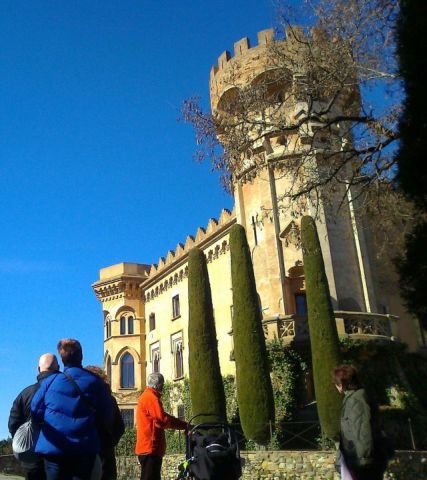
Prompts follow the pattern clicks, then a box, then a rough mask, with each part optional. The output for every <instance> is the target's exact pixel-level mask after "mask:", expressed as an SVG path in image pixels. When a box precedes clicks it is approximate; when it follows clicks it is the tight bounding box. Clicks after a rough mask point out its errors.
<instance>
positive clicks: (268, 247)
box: [210, 27, 378, 323]
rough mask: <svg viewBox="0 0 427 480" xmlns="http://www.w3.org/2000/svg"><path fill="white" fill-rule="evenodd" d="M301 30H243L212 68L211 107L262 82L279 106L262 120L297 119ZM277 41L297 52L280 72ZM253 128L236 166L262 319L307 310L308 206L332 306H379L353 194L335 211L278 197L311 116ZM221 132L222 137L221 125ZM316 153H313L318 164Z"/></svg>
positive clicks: (220, 111) (222, 107)
mask: <svg viewBox="0 0 427 480" xmlns="http://www.w3.org/2000/svg"><path fill="white" fill-rule="evenodd" d="M312 35H313V37H312V38H314V39H315V37H316V35H320V33H319V32H316V31H314V32H313V33H312ZM300 36H302V37H303V36H304V33H303V32H302V30H301V29H298V28H295V27H293V28H292V34H290V32H288V35H287V38H286V40H282V41H280V42H279V41H277V42H276V41H275V39H274V32H273V30H264V31H262V32H259V33H258V45H257V46H254V47H252V48H251V46H250V44H249V40H248V38H242V39H241V40H239V41H238V42H236V43H235V44H234V56H231V55H230V53H229V52H228V51H225V52H224V53H222V54H221V55H220V57H219V58H218V65H216V66H214V67H212V70H211V75H210V96H211V106H212V112H213V114H214V115H233V110H232V109H233V102H234V105H237V103H236V102H235V99H236V98H238V96H239V89H242V90H243V89H247V88H248V87H249V86H256V85H259V84H261V83H262V82H264V84H265V85H266V87H265V88H266V90H268V92H267V94H268V95H270V96H271V97H274V98H276V99H277V108H276V109H274V111H273V109H266V110H265V111H264V112H262V114H263V116H264V117H263V118H264V120H266V122H265V125H268V118H269V115H280V116H281V117H282V118H283V119H284V120H285V122H286V119H289V123H291V122H293V123H295V120H296V119H298V117H299V116H300V115H301V114H302V113H304V112H305V111H307V109H308V107H307V104H306V103H305V100H304V96H301V98H299V96H298V91H299V90H298V89H299V88H300V85H301V83H303V79H304V72H302V71H301V70H298V69H297V66H298V64H299V62H298V54H299V49H300V48H301V47H300V45H301V42H299V40H298V39H299V38H300ZM272 47H276V48H283V49H286V51H287V53H288V57H290V58H291V60H292V59H293V60H292V61H291V62H290V65H289V75H287V76H286V77H284V76H283V75H275V68H276V66H275V64H274V60H273V57H272V55H271V54H270V51H271V50H270V49H271V48H272ZM292 69H295V70H293V71H292ZM292 92H294V93H292ZM290 93H291V94H292V96H293V99H294V101H293V102H291V103H286V102H284V101H283V100H282V99H283V98H284V97H285V96H287V97H288V98H289V97H290V96H291V95H290ZM230 105H231V108H230ZM236 108H238V107H236ZM336 108H339V102H338V107H336ZM274 123H275V125H277V123H278V122H274ZM254 128H255V127H254ZM256 128H257V131H256V132H255V131H254V132H252V131H251V130H250V127H249V133H247V135H248V137H250V138H252V137H253V138H254V141H253V142H252V144H250V145H249V146H248V150H250V154H248V153H247V152H246V151H245V150H242V157H244V160H243V162H242V164H241V165H240V167H239V169H238V170H235V171H234V172H233V189H234V198H235V205H236V216H237V221H238V222H239V223H241V224H242V225H243V226H244V227H245V228H246V231H247V236H248V241H249V245H250V248H251V250H252V257H253V263H254V269H255V276H256V279H257V288H258V291H259V294H260V297H261V304H262V309H263V315H264V321H265V322H267V323H268V321H269V320H270V321H271V322H274V321H276V320H279V319H280V318H286V317H287V316H289V315H304V314H305V297H304V294H305V285H304V273H303V265H302V254H301V250H300V246H299V240H300V238H299V217H300V216H301V215H303V214H311V215H313V216H314V209H315V208H316V209H317V210H316V211H317V213H318V215H317V226H318V230H319V236H320V240H321V245H322V252H323V256H324V260H325V267H326V272H327V276H328V280H329V286H330V292H331V296H332V302H333V306H334V309H335V310H336V311H351V312H377V311H378V306H377V300H376V296H375V291H374V285H373V280H372V275H371V267H370V262H369V254H368V249H367V245H366V241H365V238H364V232H363V229H362V226H361V225H360V224H359V223H358V220H357V219H356V218H355V215H354V212H353V210H352V203H351V202H348V203H347V204H346V205H344V207H342V208H341V209H340V210H339V211H338V209H335V208H331V207H327V206H326V205H323V204H322V203H320V204H317V205H313V204H312V203H311V202H310V199H309V198H307V199H306V201H305V202H304V201H303V202H301V205H299V207H298V209H297V214H295V210H296V209H295V208H289V207H292V205H290V204H289V200H287V199H286V198H285V199H281V196H282V194H283V192H285V191H286V190H287V189H288V188H289V183H290V182H291V181H292V178H291V177H290V175H287V174H286V162H291V161H292V158H293V157H294V156H296V155H299V154H301V151H302V150H303V149H304V148H305V145H306V144H307V142H306V141H305V139H306V138H309V137H310V135H311V134H312V131H314V129H315V125H314V124H313V123H309V124H308V125H307V124H305V125H304V127H301V128H299V129H298V130H296V131H286V132H284V131H280V129H276V130H274V129H273V128H272V127H268V126H265V131H261V128H262V127H256ZM251 135H252V137H251ZM219 139H220V141H223V138H221V132H219ZM316 161H317V160H316V158H315V157H313V165H316ZM256 166H257V168H256ZM349 194H350V195H351V192H349ZM349 200H351V199H350V198H349ZM286 202H288V203H286ZM337 212H338V213H337ZM278 280H279V281H278Z"/></svg>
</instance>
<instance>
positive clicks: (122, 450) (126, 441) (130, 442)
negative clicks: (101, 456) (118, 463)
mask: <svg viewBox="0 0 427 480" xmlns="http://www.w3.org/2000/svg"><path fill="white" fill-rule="evenodd" d="M135 445H136V428H130V427H126V429H125V433H124V434H123V436H122V438H121V439H120V441H119V443H118V445H117V447H116V455H117V456H118V457H131V456H133V455H135Z"/></svg>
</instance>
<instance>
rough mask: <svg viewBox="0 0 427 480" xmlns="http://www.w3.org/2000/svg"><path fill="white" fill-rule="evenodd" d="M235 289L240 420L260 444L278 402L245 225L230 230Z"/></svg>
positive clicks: (234, 317) (235, 333) (235, 351)
mask: <svg viewBox="0 0 427 480" xmlns="http://www.w3.org/2000/svg"><path fill="white" fill-rule="evenodd" d="M230 255H231V279H232V285H233V310H234V316H233V340H234V356H235V361H236V387H237V399H238V404H239V412H240V420H241V424H242V428H243V431H244V433H245V436H246V437H247V438H248V439H251V440H253V441H255V442H257V443H260V444H267V443H268V441H269V440H270V428H271V427H270V425H271V423H274V399H273V390H272V386H271V380H270V373H269V366H268V359H267V350H266V346H265V339H264V332H263V329H262V324H261V312H260V308H259V303H258V294H257V291H256V285H255V276H254V271H253V266H252V261H251V256H250V251H249V246H248V242H247V239H246V234H245V230H244V228H243V227H242V226H241V225H237V224H236V225H233V226H232V227H231V230H230Z"/></svg>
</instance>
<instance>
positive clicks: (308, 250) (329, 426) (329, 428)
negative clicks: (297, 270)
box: [301, 216, 341, 439]
mask: <svg viewBox="0 0 427 480" xmlns="http://www.w3.org/2000/svg"><path fill="white" fill-rule="evenodd" d="M301 242H302V251H303V258H304V275H305V283H306V290H307V309H308V326H309V331H310V343H311V358H312V364H313V377H314V390H315V393H316V401H317V412H318V414H319V420H320V425H321V427H322V433H323V436H324V437H327V438H330V439H336V438H337V437H338V433H339V418H340V410H341V398H340V396H339V394H338V392H337V390H336V388H335V386H334V385H333V383H332V379H331V371H332V369H333V368H334V367H336V366H337V365H339V364H340V363H341V353H340V346H339V339H338V333H337V327H336V323H335V317H334V311H333V308H332V303H331V296H330V293H329V284H328V280H327V278H326V272H325V264H324V263H323V256H322V251H321V248H320V243H319V237H318V234H317V228H316V224H315V223H314V220H313V218H311V217H309V216H305V217H303V218H302V221H301Z"/></svg>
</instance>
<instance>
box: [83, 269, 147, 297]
mask: <svg viewBox="0 0 427 480" xmlns="http://www.w3.org/2000/svg"><path fill="white" fill-rule="evenodd" d="M143 279H144V277H142V276H139V275H138V276H136V275H135V276H133V275H119V276H117V277H113V278H109V279H107V280H102V281H99V282H95V283H94V284H93V285H92V288H93V290H94V292H95V295H96V297H97V298H98V300H99V301H101V302H107V301H110V300H115V299H118V298H127V299H134V300H137V299H141V292H142V290H141V287H140V284H141V281H142V280H143Z"/></svg>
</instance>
